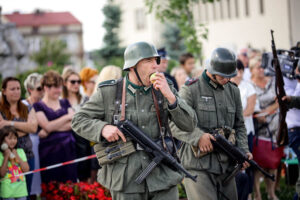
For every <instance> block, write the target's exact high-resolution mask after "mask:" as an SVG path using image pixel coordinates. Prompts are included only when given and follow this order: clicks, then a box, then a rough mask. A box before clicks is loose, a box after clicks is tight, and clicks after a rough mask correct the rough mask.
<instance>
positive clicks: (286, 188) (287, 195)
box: [260, 178, 296, 200]
mask: <svg viewBox="0 0 300 200" xmlns="http://www.w3.org/2000/svg"><path fill="white" fill-rule="evenodd" d="M279 185H280V191H276V192H275V193H276V195H277V197H278V199H293V196H294V194H295V192H296V191H295V186H294V185H287V184H286V183H285V179H284V178H281V179H280V181H279ZM260 192H261V196H262V200H268V195H267V190H266V185H265V183H264V182H263V183H262V184H261V187H260Z"/></svg>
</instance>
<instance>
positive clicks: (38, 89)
mask: <svg viewBox="0 0 300 200" xmlns="http://www.w3.org/2000/svg"><path fill="white" fill-rule="evenodd" d="M35 89H36V91H38V92H41V91H43V88H42V87H37V88H35Z"/></svg>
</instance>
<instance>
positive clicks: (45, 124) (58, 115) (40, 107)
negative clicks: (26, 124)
mask: <svg viewBox="0 0 300 200" xmlns="http://www.w3.org/2000/svg"><path fill="white" fill-rule="evenodd" d="M41 86H42V87H43V89H44V97H43V98H42V100H41V101H39V102H37V103H35V104H34V105H33V107H34V109H35V111H36V115H37V120H38V124H39V127H40V129H42V130H41V131H40V132H39V136H40V145H39V154H40V166H41V167H46V166H49V165H53V164H56V163H61V162H65V161H69V160H73V159H75V158H76V149H75V139H74V136H73V133H72V129H71V126H70V125H71V120H72V117H73V115H74V110H73V109H72V107H71V105H70V103H69V101H68V100H67V99H59V98H60V96H61V93H62V86H63V79H62V77H61V76H60V75H59V74H58V73H57V72H55V71H48V72H47V73H45V74H44V76H43V78H42V80H41ZM41 177H42V182H43V183H48V182H50V181H58V182H66V181H68V180H70V181H73V182H76V179H77V165H76V164H72V165H66V166H63V167H59V168H55V169H51V170H47V171H43V172H41Z"/></svg>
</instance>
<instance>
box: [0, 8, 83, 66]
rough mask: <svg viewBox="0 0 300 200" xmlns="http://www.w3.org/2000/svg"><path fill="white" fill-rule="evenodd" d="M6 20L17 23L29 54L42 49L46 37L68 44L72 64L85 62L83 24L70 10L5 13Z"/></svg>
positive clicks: (78, 64)
mask: <svg viewBox="0 0 300 200" xmlns="http://www.w3.org/2000/svg"><path fill="white" fill-rule="evenodd" d="M3 17H4V22H5V21H6V22H12V23H15V24H16V26H17V28H18V30H19V31H20V33H21V34H22V35H23V37H24V39H25V41H26V43H27V45H28V50H29V54H32V53H35V52H38V51H39V50H40V47H41V44H42V41H43V39H44V38H47V39H49V40H62V41H63V42H65V43H66V45H67V50H66V51H67V53H69V54H70V56H71V57H70V61H71V63H72V65H74V66H76V67H79V66H82V64H83V41H82V32H83V30H82V24H81V22H80V21H79V20H78V19H76V18H75V17H74V16H73V15H72V14H71V13H70V12H43V11H40V10H36V12H35V13H30V14H22V13H18V12H15V13H12V14H5V15H4V16H3Z"/></svg>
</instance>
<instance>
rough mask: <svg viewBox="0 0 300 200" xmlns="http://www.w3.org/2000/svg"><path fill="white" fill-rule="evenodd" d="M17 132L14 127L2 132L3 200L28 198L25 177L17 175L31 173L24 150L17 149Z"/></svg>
mask: <svg viewBox="0 0 300 200" xmlns="http://www.w3.org/2000/svg"><path fill="white" fill-rule="evenodd" d="M17 142H18V134H17V130H16V129H15V128H14V127H13V126H4V127H3V128H2V129H1V130H0V145H1V151H0V165H1V168H0V175H1V178H4V179H3V180H2V181H1V182H0V197H1V198H3V200H8V199H9V200H26V197H27V196H28V192H27V187H26V180H25V176H18V177H16V175H18V174H21V173H23V172H27V171H29V165H28V163H27V158H26V155H25V152H24V150H23V149H19V148H18V149H16V145H17Z"/></svg>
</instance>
